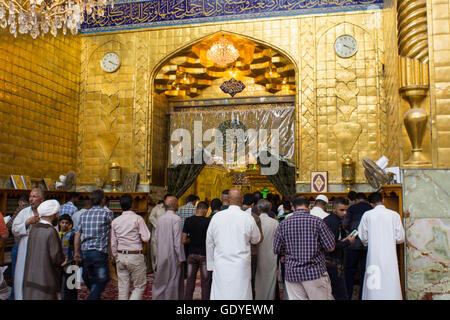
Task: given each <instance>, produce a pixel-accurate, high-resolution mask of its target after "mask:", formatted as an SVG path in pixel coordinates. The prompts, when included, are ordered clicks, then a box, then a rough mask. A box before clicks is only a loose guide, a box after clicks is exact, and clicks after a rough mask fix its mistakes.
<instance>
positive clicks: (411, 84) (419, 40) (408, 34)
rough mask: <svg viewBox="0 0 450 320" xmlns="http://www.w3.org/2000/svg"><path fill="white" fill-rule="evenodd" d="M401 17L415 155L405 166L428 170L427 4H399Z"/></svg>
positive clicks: (404, 84) (404, 86)
mask: <svg viewBox="0 0 450 320" xmlns="http://www.w3.org/2000/svg"><path fill="white" fill-rule="evenodd" d="M397 13H398V16H397V18H398V49H399V54H400V57H399V68H400V70H399V74H400V90H399V91H400V94H401V95H402V97H403V98H404V99H406V100H407V101H408V103H409V105H410V107H411V109H410V110H408V111H407V112H406V113H405V114H404V117H403V122H404V125H405V128H406V131H407V133H408V137H409V140H410V142H411V155H410V157H409V158H408V160H406V161H405V162H404V163H405V164H407V165H412V166H424V165H427V164H429V163H430V161H429V160H428V158H427V156H426V155H425V154H424V153H423V150H422V142H423V138H424V135H425V130H426V126H427V122H428V115H427V112H426V111H425V110H424V109H423V108H421V104H422V102H423V100H424V99H425V97H426V96H427V95H428V90H429V80H428V35H427V8H426V0H399V1H398V6H397Z"/></svg>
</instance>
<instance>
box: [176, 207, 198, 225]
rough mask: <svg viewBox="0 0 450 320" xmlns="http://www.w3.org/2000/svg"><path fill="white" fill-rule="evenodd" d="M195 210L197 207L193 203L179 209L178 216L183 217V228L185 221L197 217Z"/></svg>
mask: <svg viewBox="0 0 450 320" xmlns="http://www.w3.org/2000/svg"><path fill="white" fill-rule="evenodd" d="M195 210H196V209H195V206H194V205H193V204H192V203H191V202H189V203H187V204H185V205H184V206H181V207H180V208H178V211H177V215H179V216H180V217H181V223H182V226H184V220H186V219H187V218H189V217H192V216H193V215H195Z"/></svg>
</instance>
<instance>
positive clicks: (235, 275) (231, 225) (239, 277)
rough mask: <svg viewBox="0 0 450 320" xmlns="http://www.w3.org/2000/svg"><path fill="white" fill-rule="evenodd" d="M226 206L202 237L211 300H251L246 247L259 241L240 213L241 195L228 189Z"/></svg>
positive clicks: (249, 219) (249, 220)
mask: <svg viewBox="0 0 450 320" xmlns="http://www.w3.org/2000/svg"><path fill="white" fill-rule="evenodd" d="M228 199H229V203H230V206H229V208H228V209H226V210H223V211H221V212H220V213H218V214H215V215H214V217H213V218H212V219H211V222H210V224H209V228H208V232H207V236H206V259H207V260H206V263H207V269H208V271H213V278H212V287H211V297H210V298H211V300H252V286H251V265H250V261H251V256H250V245H251V244H257V243H259V242H260V240H261V233H260V231H259V229H258V226H257V225H256V223H255V220H254V219H253V217H252V216H251V215H249V214H247V213H246V212H245V211H242V210H241V206H242V193H241V190H240V189H238V188H232V189H231V190H230V191H229V193H228Z"/></svg>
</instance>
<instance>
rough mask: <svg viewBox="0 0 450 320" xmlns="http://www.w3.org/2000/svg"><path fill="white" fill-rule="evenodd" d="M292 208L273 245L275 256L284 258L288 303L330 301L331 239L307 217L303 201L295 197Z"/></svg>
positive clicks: (319, 222) (320, 223) (319, 223)
mask: <svg viewBox="0 0 450 320" xmlns="http://www.w3.org/2000/svg"><path fill="white" fill-rule="evenodd" d="M291 204H292V207H293V208H294V209H295V210H294V214H293V215H292V216H290V217H289V218H286V219H285V220H283V222H281V223H280V225H279V226H278V228H277V231H276V233H275V239H274V244H273V247H274V253H275V254H283V255H285V259H286V264H285V265H286V276H285V277H286V290H287V292H288V295H289V299H290V300H333V296H332V294H331V282H330V278H329V276H328V273H327V268H326V265H325V252H332V251H333V250H334V247H335V240H334V235H333V234H332V233H331V231H330V229H329V228H328V227H327V225H326V224H325V223H324V222H323V220H322V219H320V218H318V217H315V216H313V215H311V214H310V213H309V210H308V209H307V206H308V201H307V200H306V198H304V197H302V196H300V195H294V196H293V197H292V199H291Z"/></svg>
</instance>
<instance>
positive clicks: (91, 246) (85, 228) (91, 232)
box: [77, 206, 113, 253]
mask: <svg viewBox="0 0 450 320" xmlns="http://www.w3.org/2000/svg"><path fill="white" fill-rule="evenodd" d="M112 220H113V213H112V212H111V211H110V210H106V209H105V208H102V207H100V206H93V207H92V208H91V209H89V210H88V211H86V212H84V213H83V214H82V215H81V216H80V222H79V223H78V226H79V228H78V230H77V231H78V232H79V233H81V238H82V241H81V250H82V251H88V250H96V251H101V252H104V253H108V246H109V237H110V233H111V222H112Z"/></svg>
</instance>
